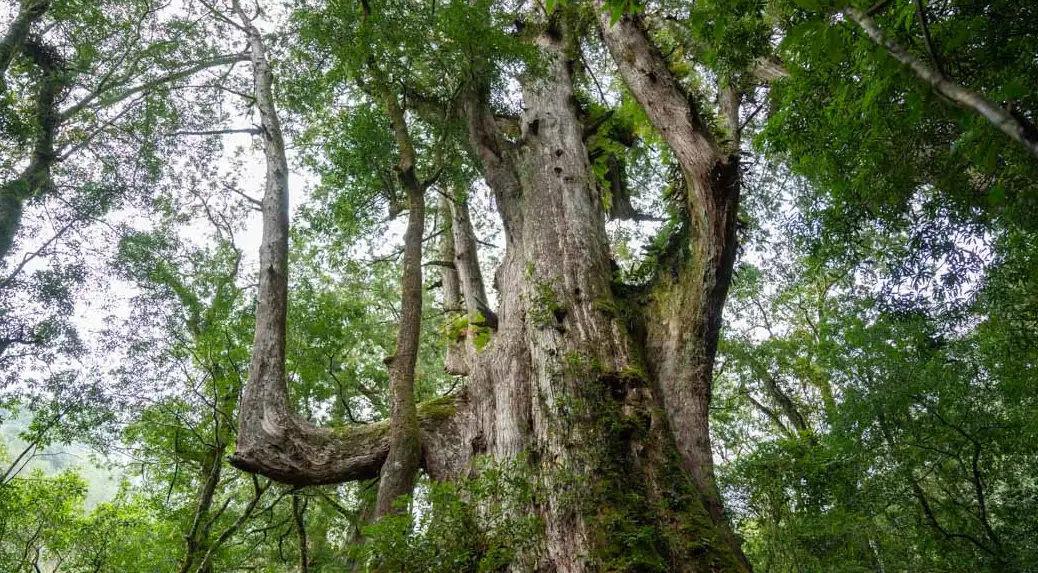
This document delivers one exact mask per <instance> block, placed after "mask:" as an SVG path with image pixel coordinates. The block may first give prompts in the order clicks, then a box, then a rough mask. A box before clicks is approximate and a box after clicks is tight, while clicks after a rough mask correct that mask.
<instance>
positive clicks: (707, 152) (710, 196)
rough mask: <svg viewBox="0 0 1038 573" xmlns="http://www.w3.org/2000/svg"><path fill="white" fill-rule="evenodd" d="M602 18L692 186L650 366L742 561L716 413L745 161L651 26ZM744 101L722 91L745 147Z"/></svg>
mask: <svg viewBox="0 0 1038 573" xmlns="http://www.w3.org/2000/svg"><path fill="white" fill-rule="evenodd" d="M597 5H598V7H599V8H600V12H599V29H600V30H601V32H602V37H603V39H604V40H605V44H606V46H607V47H608V49H609V51H610V53H611V54H612V56H613V60H614V61H615V62H616V64H617V67H618V68H619V71H620V75H621V76H622V77H623V79H624V82H625V83H626V84H627V87H628V89H630V91H631V93H632V94H633V95H634V97H635V99H637V100H638V103H640V104H641V106H642V108H643V109H645V111H646V113H647V115H648V116H649V120H650V121H651V122H652V124H653V126H654V127H655V128H656V129H657V130H658V131H659V132H660V134H661V135H662V136H663V138H664V140H665V141H666V142H667V145H668V146H669V147H670V149H671V151H673V153H674V155H675V157H676V159H677V161H678V165H679V167H680V168H681V173H682V176H683V178H684V184H685V187H686V188H685V193H684V194H685V207H686V210H685V213H684V214H685V217H686V225H687V233H688V234H687V237H685V238H684V240H682V241H681V242H680V243H677V244H676V247H677V248H676V250H675V251H674V252H672V253H671V255H672V256H673V260H672V261H668V262H671V263H673V268H672V269H669V270H670V271H671V272H666V273H661V274H660V275H659V276H658V277H657V278H656V281H655V282H654V284H653V285H652V288H651V292H650V299H649V304H648V306H647V308H646V313H645V323H646V346H647V348H646V351H647V353H646V356H647V359H648V361H649V365H650V368H651V370H652V374H653V376H654V378H655V379H656V380H657V381H658V383H659V387H660V391H661V393H662V399H663V402H664V404H665V406H666V410H667V415H668V419H669V421H670V423H671V426H672V428H673V431H674V436H675V439H676V440H677V444H678V451H679V452H680V453H681V458H682V462H683V465H684V467H685V469H686V470H687V471H688V472H689V473H690V475H691V476H692V478H693V480H694V481H695V483H696V486H697V487H698V489H699V491H700V493H701V495H702V496H703V498H704V500H705V501H706V503H707V507H708V509H709V510H710V514H711V516H712V517H713V519H714V521H715V522H716V523H717V524H718V526H719V527H721V528H722V530H723V531H724V532H725V537H726V538H727V539H728V541H729V543H730V544H731V546H732V549H733V551H734V552H735V553H736V554H737V555H739V556H740V559H741V561H742V562H743V565H744V566H745V567H747V568H749V564H748V562H747V561H746V560H745V558H744V557H742V552H741V550H740V548H739V544H738V541H737V539H736V538H735V536H734V535H733V534H731V532H730V528H729V527H728V525H727V523H726V520H725V517H724V515H723V511H722V505H721V499H720V495H719V494H718V492H717V488H716V485H715V481H714V469H713V452H712V450H711V447H710V432H709V428H708V424H709V413H710V412H709V407H710V394H711V383H712V380H713V367H714V358H715V355H716V353H717V343H718V336H719V331H720V328H721V311H722V309H723V307H724V301H725V298H726V297H727V294H728V287H729V285H730V283H731V277H732V269H733V267H734V264H735V256H736V251H737V242H736V236H735V231H736V215H737V209H738V201H739V166H738V155H731V156H725V155H724V154H723V153H721V151H720V149H719V148H718V146H717V144H716V143H715V142H714V141H713V139H712V137H711V134H710V130H709V128H708V127H707V125H706V124H705V122H704V121H703V120H702V118H700V116H699V113H698V112H697V110H696V108H695V105H694V103H693V102H692V101H691V98H690V96H689V94H687V93H685V90H684V89H683V88H682V87H681V85H680V84H679V83H678V81H677V79H676V78H675V77H674V76H673V74H672V73H671V72H670V70H669V69H668V67H667V62H666V60H665V59H664V57H663V55H662V54H661V53H660V52H659V50H658V49H657V48H656V47H655V45H653V43H652V41H651V39H650V38H649V36H648V34H647V33H646V29H645V26H644V24H643V22H642V21H641V20H640V19H639V18H638V17H637V16H635V15H625V16H624V17H622V18H620V19H619V21H617V22H616V23H615V24H614V23H612V22H611V21H610V17H609V15H608V14H606V13H605V12H604V11H602V10H601V9H602V8H604V0H597ZM738 100H739V98H738V94H736V93H734V92H732V91H731V90H722V104H723V105H722V106H721V107H722V111H724V112H725V115H726V118H725V119H726V123H727V125H728V128H729V130H731V131H732V134H731V136H732V138H733V140H734V144H735V146H736V148H737V146H738V136H739V134H738Z"/></svg>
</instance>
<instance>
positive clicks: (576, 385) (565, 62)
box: [236, 18, 746, 572]
mask: <svg viewBox="0 0 1038 573" xmlns="http://www.w3.org/2000/svg"><path fill="white" fill-rule="evenodd" d="M534 30H535V31H534ZM530 34H531V36H530V37H531V38H532V41H533V42H534V43H535V44H536V46H537V47H538V48H539V49H540V50H541V52H542V56H543V62H544V66H543V69H539V70H538V73H537V74H530V75H529V76H526V77H524V78H522V88H523V103H524V106H523V107H524V109H523V113H522V116H521V118H520V126H521V136H520V139H519V141H518V142H509V141H507V140H506V139H505V138H504V137H502V136H501V133H500V132H499V131H498V125H497V123H496V122H495V121H494V117H493V113H492V112H491V110H490V108H489V105H488V101H489V98H488V94H487V93H486V90H485V89H484V88H481V87H480V86H478V85H475V86H471V89H470V92H469V93H468V94H467V95H466V97H465V99H464V102H463V106H462V107H463V110H464V116H465V118H466V119H467V120H468V124H469V136H470V143H471V147H472V151H473V156H474V157H476V158H478V159H479V162H480V165H481V166H482V168H483V172H484V177H485V179H486V181H487V183H488V185H489V186H490V187H491V189H492V191H493V193H494V196H495V199H496V204H497V208H498V210H499V213H500V215H501V218H502V221H503V223H504V229H505V237H506V252H505V256H504V259H503V262H502V264H501V266H500V268H499V269H498V271H497V275H496V283H497V285H498V294H499V296H498V298H499V302H500V304H499V308H498V312H497V318H498V328H497V331H496V333H495V334H494V335H493V337H492V339H491V342H490V344H489V345H488V346H487V347H486V348H484V349H483V350H477V349H474V348H472V347H471V345H469V346H467V349H468V362H469V366H470V374H469V378H468V383H467V385H466V387H465V389H464V390H463V391H462V392H461V393H460V394H459V395H458V396H455V397H452V398H450V399H447V400H442V401H440V402H438V403H437V404H433V405H426V406H424V407H423V406H419V407H418V408H417V414H416V417H417V419H418V421H419V423H420V424H422V433H421V437H420V442H421V448H422V453H423V464H424V466H425V468H426V470H427V471H428V473H429V474H430V476H431V477H432V478H433V479H462V478H465V477H468V476H471V475H473V473H474V472H478V466H477V465H476V460H477V459H478V458H480V457H483V456H489V457H490V458H491V459H493V460H497V461H500V462H511V461H514V460H517V459H518V460H522V461H523V463H524V467H525V468H526V469H527V470H528V471H529V473H530V475H531V476H532V478H531V479H532V480H533V481H534V485H535V487H536V491H537V492H538V494H537V495H536V496H535V501H534V502H533V503H532V504H531V506H530V507H528V508H525V509H527V510H528V513H529V514H531V515H536V516H538V517H540V518H541V520H542V521H543V523H544V526H545V528H544V532H543V539H542V540H540V543H539V544H537V546H536V549H535V550H532V551H531V553H530V554H528V555H520V556H519V557H518V561H517V562H516V563H515V564H514V565H513V568H514V569H515V570H538V571H562V572H583V571H594V570H638V571H744V570H746V567H745V565H744V564H743V563H742V561H741V558H740V555H739V554H738V552H737V550H736V549H733V546H732V544H731V543H730V540H729V539H728V537H727V533H726V531H727V530H726V529H725V528H724V527H723V526H722V525H721V524H720V523H719V522H718V521H717V519H716V518H715V516H713V515H712V510H713V507H714V506H713V505H711V500H716V492H715V491H714V490H708V491H706V492H705V493H704V488H703V487H702V484H701V480H702V479H703V476H704V475H706V476H709V477H710V478H711V479H712V474H711V473H710V472H711V471H712V467H711V466H709V464H708V462H709V458H707V459H706V460H705V461H704V460H703V459H702V458H701V457H700V458H697V457H695V456H701V455H702V451H701V450H700V449H699V448H702V447H703V445H704V444H705V445H706V451H707V452H709V440H708V436H707V434H706V425H705V420H706V418H705V416H706V406H707V405H708V403H709V376H710V372H711V370H710V369H711V368H712V357H713V351H714V348H715V347H716V334H717V332H716V331H717V328H718V326H719V313H720V304H721V303H723V299H724V292H725V290H726V288H727V282H726V280H727V279H726V275H725V268H724V266H723V265H724V264H725V263H727V264H728V265H729V266H728V267H727V272H728V273H729V275H730V271H731V269H730V265H731V260H732V257H733V256H734V236H733V235H730V234H728V232H729V231H730V230H731V231H732V232H734V227H731V229H729V228H728V227H725V226H724V225H726V224H727V223H728V222H730V221H734V202H735V199H736V197H737V194H736V193H735V191H736V190H737V186H735V183H734V182H733V180H732V179H730V178H731V177H733V173H735V166H734V161H731V160H729V159H728V158H726V157H724V156H723V155H721V154H720V153H719V152H717V151H716V149H714V147H713V143H712V142H710V141H709V140H708V139H707V140H705V141H706V142H707V145H708V147H706V148H695V147H693V148H691V151H695V152H696V153H697V154H698V155H697V157H698V159H699V163H696V164H695V165H694V167H697V168H699V169H701V170H702V172H701V171H691V172H690V174H687V177H688V178H689V179H690V180H691V182H690V184H689V188H690V191H689V195H690V196H693V195H694V197H692V198H690V199H689V200H688V201H687V203H688V211H689V214H688V217H689V219H690V221H691V222H690V223H689V227H690V229H691V236H692V237H699V238H702V239H703V242H704V243H706V244H705V245H697V244H695V242H692V243H690V244H689V245H688V246H687V250H688V251H689V253H690V254H688V256H687V257H686V260H684V261H683V262H682V264H681V266H680V268H679V272H678V273H677V275H676V276H675V277H673V278H671V279H667V280H659V281H658V282H657V285H656V287H654V289H653V291H652V292H651V293H650V294H651V295H652V298H651V300H649V302H648V303H643V302H642V301H641V300H640V299H639V298H638V297H637V296H629V295H630V289H627V288H624V287H622V286H617V285H615V284H614V276H613V271H612V264H611V261H610V258H609V247H608V242H607V238H606V232H605V212H604V208H603V204H602V200H601V196H600V192H599V190H598V188H597V185H596V183H595V178H594V175H593V172H592V170H591V166H590V164H589V161H588V154H587V149H586V146H585V143H584V131H585V126H584V125H583V124H582V121H581V114H580V113H579V110H578V109H577V108H576V103H575V98H574V88H573V78H572V69H573V62H572V61H571V60H570V54H573V53H574V51H573V44H572V42H574V39H573V37H571V36H570V34H569V30H567V29H566V28H565V24H564V23H563V20H562V19H556V18H549V19H547V21H538V22H536V23H535V24H534V28H533V30H531V32H530ZM253 45H254V48H253V58H254V60H255V58H256V57H257V56H256V54H257V53H258V50H257V49H256V48H255V45H256V44H255V42H254V43H253ZM257 77H259V76H257ZM668 77H669V76H668ZM259 84H260V82H259V81H257V85H259ZM667 95H670V94H667ZM654 97H656V96H654ZM264 99H265V98H263V97H258V98H257V100H258V103H260V104H263V100H264ZM665 103H666V102H665ZM264 105H265V104H264ZM643 105H645V106H646V107H647V108H649V107H650V106H648V105H647V104H646V103H645V102H643ZM688 110H689V108H688V107H687V102H686V104H685V107H683V108H681V109H680V110H672V111H674V112H675V113H677V112H681V113H685V114H687V113H688ZM657 119H658V118H657ZM686 122H687V118H686ZM697 125H698V124H697ZM697 134H698V132H695V131H694V130H693V132H692V135H697ZM697 141H703V140H702V137H701V134H700V139H699V140H697ZM265 143H266V144H267V146H268V147H269V146H271V145H277V140H276V139H268V140H267V141H266V142H265ZM672 145H674V144H673V143H672ZM689 151H690V148H688V147H687V146H686V148H683V149H681V153H686V154H687V153H688V152H689ZM679 156H680V155H679ZM268 164H269V162H268ZM275 165H276V162H275ZM412 165H413V163H412ZM401 172H402V173H403V172H405V170H401ZM277 173H278V172H277V170H276V169H274V170H268V177H270V178H276V176H277ZM693 175H694V177H693ZM697 185H698V187H697ZM270 194H271V188H270V187H268V196H269V195H270ZM704 197H705V199H704ZM703 201H706V202H703ZM264 203H265V205H266V203H267V201H266V198H265V201H264ZM729 215H730V216H731V219H729V218H727V217H728V216H729ZM267 220H268V219H267V217H266V216H265V226H264V229H265V232H264V248H266V246H267V245H268V244H270V241H272V240H273V239H274V238H277V237H278V236H279V233H280V232H281V231H277V230H276V231H275V232H274V233H273V234H271V235H270V236H269V237H268V234H267V232H266V229H267ZM457 221H458V218H454V221H453V222H457ZM278 224H280V220H278V219H276V218H273V219H271V220H270V225H272V226H273V225H278ZM285 226H286V227H287V221H286V224H285ZM455 229H457V227H455ZM286 230H287V229H286ZM455 232H456V231H455ZM457 236H458V235H457V233H456V234H455V249H456V251H455V253H456V254H457V249H458V246H459V240H458V238H457ZM724 240H728V242H727V243H723V242H719V241H724ZM275 244H276V245H277V246H279V247H280V246H281V245H283V243H280V242H279V243H275ZM282 248H283V247H282ZM728 255H730V256H728ZM726 256H727V258H725V257H726ZM264 257H266V258H264ZM269 260H271V259H270V257H269V255H267V254H266V251H264V252H263V253H261V265H262V266H261V269H264V270H266V269H267V268H268V265H269V262H268V261H269ZM463 263H465V264H458V263H457V262H456V267H457V268H458V269H459V273H460V272H461V271H460V269H461V268H462V267H463V266H468V265H469V263H467V262H465V261H463ZM272 276H275V277H276V276H277V274H273V275H272ZM466 282H469V283H470V285H475V284H476V283H475V282H474V281H465V280H462V281H461V288H462V289H463V290H464V289H465V288H466V287H465V286H464V284H465V283H466ZM265 285H266V286H265ZM269 285H270V282H269V281H268V282H267V283H263V282H261V285H260V286H261V288H260V303H261V306H260V307H258V309H257V346H256V351H257V352H262V350H263V346H262V345H261V336H260V332H261V327H266V326H268V322H266V321H267V320H268V317H267V316H266V315H263V314H261V312H260V311H264V310H265V311H266V312H269V311H270V309H272V308H277V305H276V304H274V303H267V306H263V301H264V297H268V296H284V295H285V293H284V291H283V290H276V291H274V292H271V290H270V286H269ZM405 288H406V287H405ZM265 289H266V290H265ZM469 290H470V292H473V293H477V292H478V290H479V289H478V287H476V286H472V287H471V288H469ZM614 291H615V292H614ZM466 294H468V293H466ZM469 299H470V297H469V296H466V301H468V300H469ZM478 299H479V297H478V296H477V295H475V294H474V295H473V296H471V300H473V301H477V302H478ZM281 304H283V302H282V303H281ZM624 308H627V309H629V311H624V310H622V309H624ZM280 320H281V322H280V323H272V324H273V325H274V326H279V327H280V328H281V332H282V333H283V328H284V325H283V315H281V318H280ZM653 320H659V321H662V322H664V323H665V324H664V326H663V327H660V326H658V325H655V326H650V327H648V328H647V327H645V326H644V325H642V326H639V324H641V323H651V321H653ZM268 336H269V335H268ZM282 336H283V334H282ZM711 336H713V339H712V340H713V342H712V346H711V342H710V340H711V338H710V337H711ZM668 353H672V354H673V355H674V356H670V355H669V354H668ZM262 358H265V356H264V357H259V356H257V357H256V358H254V361H260V360H261V359H262ZM278 358H279V359H281V360H283V355H280V356H278ZM397 359H398V360H399V353H398V357H397ZM261 366H262V365H261ZM255 370H257V371H258V370H260V368H259V367H257V368H256V369H255ZM269 372H274V375H272V376H266V377H264V376H259V375H255V376H254V375H253V373H252V372H251V371H250V378H249V385H250V387H256V388H260V389H261V390H259V391H256V390H253V391H252V393H250V392H249V391H247V392H246V398H245V399H243V405H242V412H243V414H242V430H241V431H240V433H239V453H238V455H237V458H236V463H237V464H238V465H239V467H242V468H244V469H249V470H251V471H258V472H261V473H264V474H265V475H268V476H271V477H273V478H275V479H279V480H282V481H289V482H290V483H328V482H329V481H325V480H331V479H333V478H337V479H338V480H340V481H344V480H348V479H357V478H359V477H362V475H361V474H364V475H371V471H372V470H375V471H377V469H378V468H379V465H380V464H381V463H382V462H383V460H384V459H385V456H386V454H385V452H386V451H387V450H391V449H392V446H391V445H390V443H391V439H390V438H389V437H388V436H387V435H386V433H387V431H388V428H387V426H391V425H392V422H390V423H389V424H387V423H382V424H372V425H369V426H365V427H363V428H356V427H351V428H348V429H346V430H343V431H339V432H338V433H336V434H331V433H330V432H327V431H322V430H319V429H316V428H309V427H304V426H302V425H301V424H300V423H299V422H298V421H297V419H296V418H295V417H294V416H293V415H291V414H290V413H289V412H288V410H287V401H286V400H285V399H284V397H283V396H284V394H285V390H284V383H285V380H284V375H283V366H282V370H281V372H280V374H279V373H277V372H276V371H273V370H269ZM272 403H273V406H274V407H271V404H272ZM696 408H699V410H697V409H696ZM246 412H249V415H248V416H246ZM687 415H692V416H693V418H692V419H686V418H682V417H681V416H687ZM695 415H699V416H700V418H694V416H695ZM326 432H327V433H326ZM365 451H367V452H368V453H367V454H364V453H363V452H365ZM344 457H348V458H354V459H358V458H363V460H364V463H352V464H343V463H342V462H341V460H342V459H343V458H344ZM689 459H691V460H692V461H693V462H695V463H689V462H688V460H689ZM685 465H688V466H690V467H692V468H695V470H696V472H698V473H696V472H693V471H690V470H688V469H686V467H685ZM347 468H348V469H349V471H346V470H347ZM331 470H334V471H331ZM703 472H706V473H705V474H704V473H703ZM383 475H385V472H383ZM318 477H319V479H315V478H318ZM707 483H709V484H710V485H711V487H712V483H713V482H712V481H709V482H707ZM380 494H381V492H380ZM710 495H714V496H715V497H713V498H711V497H710ZM718 507H719V504H718ZM477 515H478V512H477Z"/></svg>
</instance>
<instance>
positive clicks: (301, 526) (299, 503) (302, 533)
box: [292, 495, 310, 573]
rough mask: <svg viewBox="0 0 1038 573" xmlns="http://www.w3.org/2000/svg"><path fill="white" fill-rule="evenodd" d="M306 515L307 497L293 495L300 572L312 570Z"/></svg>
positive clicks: (306, 572) (307, 572)
mask: <svg viewBox="0 0 1038 573" xmlns="http://www.w3.org/2000/svg"><path fill="white" fill-rule="evenodd" d="M305 515H306V498H305V497H302V496H299V495H293V496H292V518H293V520H294V521H295V526H296V541H297V542H298V543H299V573H309V571H310V558H309V556H308V553H307V549H308V548H307V540H306V522H305V520H304V517H305Z"/></svg>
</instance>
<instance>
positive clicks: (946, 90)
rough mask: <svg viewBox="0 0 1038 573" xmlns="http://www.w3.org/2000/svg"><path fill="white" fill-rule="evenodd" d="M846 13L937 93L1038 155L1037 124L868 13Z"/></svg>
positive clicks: (847, 9)
mask: <svg viewBox="0 0 1038 573" xmlns="http://www.w3.org/2000/svg"><path fill="white" fill-rule="evenodd" d="M843 13H844V15H845V16H847V17H848V18H849V19H851V20H852V21H853V22H855V23H856V24H858V26H860V27H861V29H862V30H864V31H865V33H866V34H867V35H868V36H869V38H872V41H874V42H876V43H877V44H879V45H880V46H882V47H883V48H884V49H885V50H886V51H887V53H889V54H890V55H891V56H893V57H894V59H896V60H897V61H899V62H901V63H902V64H904V65H906V66H908V67H909V68H910V69H911V70H912V71H913V72H915V75H916V76H918V77H919V79H920V80H922V81H923V82H925V83H927V84H928V85H930V87H932V88H933V89H934V90H935V91H937V93H939V94H941V95H942V96H944V97H946V98H948V99H949V100H951V101H952V102H954V103H955V104H956V105H958V106H959V107H961V108H963V109H966V110H968V111H972V112H974V113H976V114H978V115H980V116H982V117H984V118H985V119H987V120H988V121H989V122H991V124H992V125H994V126H995V127H996V128H997V129H998V130H999V131H1001V132H1002V133H1004V134H1006V135H1008V136H1009V137H1010V138H1012V139H1013V141H1016V142H1018V143H1020V144H1021V145H1023V146H1024V147H1026V148H1027V150H1028V151H1030V152H1031V153H1032V154H1034V155H1036V156H1038V130H1036V129H1035V128H1034V126H1032V125H1029V124H1028V123H1026V122H1025V121H1021V120H1020V119H1019V118H1017V117H1015V116H1014V115H1013V114H1011V113H1009V111H1008V110H1006V109H1005V108H1003V107H1002V106H1000V105H998V104H996V103H995V102H993V101H991V100H989V99H987V98H986V97H984V96H983V95H981V94H979V93H977V92H975V91H973V90H971V89H969V88H967V87H966V86H963V85H961V84H958V83H955V82H953V81H951V80H949V79H948V78H947V77H945V75H944V74H942V73H941V72H940V71H939V70H936V69H934V68H932V67H930V66H928V65H927V64H926V63H925V62H923V61H922V60H920V59H919V58H917V57H915V56H914V55H912V54H911V53H909V51H908V50H906V49H905V48H904V47H902V46H901V45H900V44H898V43H897V42H895V41H894V40H892V39H890V38H889V37H887V35H886V34H884V33H883V31H882V30H880V29H879V26H878V25H876V21H875V20H873V19H872V18H871V17H870V16H869V15H868V14H866V13H865V12H862V11H861V10H858V9H856V8H851V7H849V6H848V7H847V8H844V9H843Z"/></svg>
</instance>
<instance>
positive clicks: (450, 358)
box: [439, 195, 469, 376]
mask: <svg viewBox="0 0 1038 573" xmlns="http://www.w3.org/2000/svg"><path fill="white" fill-rule="evenodd" d="M451 202H452V200H451V199H450V198H449V197H447V196H446V195H440V205H439V215H440V225H441V230H442V234H441V235H440V263H441V265H440V283H441V285H442V293H443V312H444V313H445V315H446V317H447V323H448V325H449V326H450V337H449V338H448V340H447V356H446V358H445V359H444V364H443V368H444V370H445V371H446V372H447V373H448V374H452V375H454V376H467V375H468V373H469V365H468V360H467V359H466V357H465V339H464V333H463V332H455V331H456V330H457V327H456V325H457V321H458V320H459V318H460V317H462V316H464V310H465V309H464V305H465V302H464V299H463V298H462V294H461V283H460V282H459V281H458V268H457V265H456V264H455V255H454V226H453V224H452V222H451Z"/></svg>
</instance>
